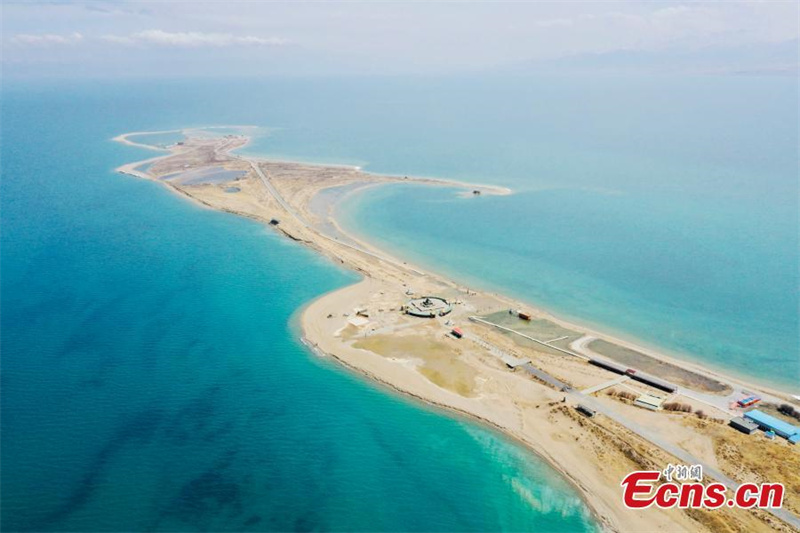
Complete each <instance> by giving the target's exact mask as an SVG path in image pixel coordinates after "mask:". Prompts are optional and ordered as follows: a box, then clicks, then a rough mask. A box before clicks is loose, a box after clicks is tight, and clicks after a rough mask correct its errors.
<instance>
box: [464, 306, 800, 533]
mask: <svg viewBox="0 0 800 533" xmlns="http://www.w3.org/2000/svg"><path fill="white" fill-rule="evenodd" d="M470 318H472V317H470ZM475 318H476V320H475V321H477V322H483V323H485V324H487V325H491V326H494V327H500V328H502V326H497V325H496V324H492V323H491V322H488V321H485V320H482V319H477V317H475ZM502 329H506V328H502ZM512 331H513V330H512ZM526 337H527V336H526ZM483 342H484V343H485V344H487V345H488V346H490V347H493V348H495V349H496V350H498V351H501V352H502V350H500V349H499V348H497V347H495V346H493V345H491V344H490V343H488V342H486V341H483ZM490 351H491V350H490ZM521 368H522V369H523V370H525V371H526V372H528V373H529V374H531V375H533V376H535V377H537V378H538V379H539V380H541V381H544V382H545V383H549V384H551V385H552V386H553V387H555V388H557V389H560V390H564V394H565V396H566V397H567V398H569V399H570V401H571V402H573V403H574V404H583V405H585V406H586V407H589V408H590V409H594V410H595V411H596V412H598V413H600V414H602V415H604V416H606V417H608V418H609V419H611V420H613V421H614V422H616V423H617V424H619V425H621V426H623V427H625V428H627V429H628V430H630V431H632V432H633V433H635V434H637V435H639V436H640V437H642V438H643V439H645V440H647V441H649V442H650V443H651V444H653V445H655V446H657V447H659V448H661V449H662V450H664V451H665V452H667V453H668V454H670V455H672V456H674V457H676V458H677V459H679V460H680V461H681V462H682V463H683V464H687V465H702V467H703V474H704V476H708V477H711V478H713V479H716V480H717V481H719V482H720V483H723V484H724V485H725V486H726V487H728V489H730V490H731V491H735V490H736V489H737V488H738V487H739V483H737V482H736V481H735V480H733V479H732V478H730V477H728V476H726V475H725V474H723V473H722V472H721V471H719V470H718V469H716V468H714V467H713V466H711V465H709V464H707V463H705V462H703V461H701V460H700V459H698V458H697V457H695V456H694V455H692V454H691V453H689V452H687V451H686V450H684V449H683V448H681V447H679V446H677V445H676V444H673V443H672V442H669V441H667V440H664V439H663V438H662V437H661V436H660V435H658V434H657V433H655V432H654V431H652V430H650V429H649V428H648V427H646V426H643V425H642V424H639V423H638V422H634V421H632V420H630V419H628V418H627V417H625V416H624V415H622V414H620V413H619V412H617V410H616V409H613V408H612V407H610V406H608V405H606V404H603V403H601V402H599V401H598V400H597V399H596V398H594V397H593V396H590V395H588V394H584V393H583V392H580V391H578V390H575V389H572V388H570V387H568V386H567V385H565V384H564V383H563V382H561V381H560V380H559V379H558V378H556V377H554V376H551V375H550V374H548V373H547V372H545V371H544V370H540V369H538V368H536V367H534V366H533V365H531V364H530V363H526V364H523V365H521ZM624 377H627V376H623V378H624ZM764 511H766V512H768V513H770V514H772V515H773V516H775V517H776V518H778V519H780V520H782V521H783V522H786V523H787V524H790V525H792V526H793V527H795V528H797V529H798V530H800V517H798V516H796V515H794V514H792V513H790V512H789V511H786V510H785V509H764Z"/></svg>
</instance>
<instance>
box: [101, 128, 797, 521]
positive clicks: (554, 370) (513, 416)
mask: <svg viewBox="0 0 800 533" xmlns="http://www.w3.org/2000/svg"><path fill="white" fill-rule="evenodd" d="M145 133H146V132H145ZM141 134H143V133H142V132H137V133H136V134H130V135H141ZM128 136H129V135H121V136H119V137H117V138H116V139H115V140H116V141H119V142H124V143H133V141H130V140H129V139H128V138H127V137H128ZM247 142H248V139H247V138H246V137H244V136H239V135H227V136H221V137H210V138H198V137H188V138H187V140H186V141H185V142H184V143H183V144H176V145H174V146H172V147H170V148H169V150H168V153H167V154H166V155H164V156H161V157H156V158H152V159H148V160H146V161H139V162H135V163H131V164H129V165H125V166H124V167H120V168H119V169H118V170H119V171H120V172H122V173H126V174H130V175H133V176H135V177H137V178H144V179H151V180H155V181H158V182H160V183H162V184H164V185H165V186H167V187H169V188H170V189H171V190H173V191H174V192H176V193H178V194H180V195H182V196H184V197H187V198H190V199H191V200H193V201H195V202H197V203H199V204H201V205H204V206H206V207H209V208H213V209H218V210H222V211H226V212H230V213H234V214H237V215H240V216H245V217H249V218H252V219H255V220H258V221H261V222H263V223H264V224H266V225H268V226H270V227H272V228H274V229H276V230H277V231H279V232H281V233H283V234H284V235H286V236H287V237H289V238H291V239H292V240H294V241H298V242H300V243H302V244H304V245H306V246H308V247H310V248H312V249H314V250H316V251H317V252H319V253H321V254H323V255H324V256H326V257H328V258H330V259H331V260H332V261H334V262H337V263H339V264H340V265H342V266H344V267H346V268H348V269H350V270H353V271H355V272H358V273H359V274H360V275H361V276H362V278H363V279H362V280H361V281H360V282H358V283H356V284H354V285H351V286H348V287H345V288H343V289H339V290H337V291H335V292H332V293H329V294H326V295H323V296H322V297H320V298H318V299H317V300H315V301H314V302H312V303H311V304H309V305H308V306H307V308H305V309H304V311H303V313H302V318H301V322H302V329H303V336H304V341H305V342H306V343H307V345H308V346H309V347H310V348H311V349H312V350H313V351H314V352H316V353H317V354H318V355H320V356H323V357H325V356H328V357H332V358H335V359H336V360H337V361H339V362H341V363H342V364H344V365H345V366H347V367H348V368H350V369H352V370H353V371H355V372H358V373H360V374H363V375H365V376H367V377H369V378H370V379H372V380H374V381H376V382H378V383H380V384H382V385H383V386H386V387H389V388H391V389H392V390H394V391H397V392H398V393H402V394H405V395H408V396H411V397H413V398H416V399H417V400H419V401H422V402H425V403H427V404H430V405H435V406H437V407H440V408H444V409H448V410H451V411H453V412H456V413H459V414H463V415H465V416H468V417H470V418H471V419H475V420H478V421H480V422H482V423H485V424H488V425H491V426H493V427H495V428H498V429H499V430H501V431H502V432H504V433H505V434H507V435H509V436H511V437H512V438H514V439H516V440H518V441H519V442H521V443H523V444H525V445H526V446H527V447H529V448H530V449H532V450H533V451H534V452H536V453H537V454H538V455H540V456H541V457H543V458H544V459H545V460H547V461H548V462H549V463H550V464H551V465H552V466H553V467H554V468H556V469H557V470H558V471H559V472H560V473H561V474H562V475H563V476H564V477H565V478H567V479H568V480H569V481H570V482H571V483H572V484H573V485H575V486H576V488H578V490H579V491H580V493H581V494H582V495H583V497H584V498H585V499H586V501H587V503H588V505H589V506H590V507H591V509H592V510H593V511H594V513H595V514H596V516H597V518H598V520H599V521H600V523H601V524H603V525H604V526H605V527H606V528H608V529H611V530H618V531H635V530H650V531H655V530H658V531H676V530H685V531H697V530H709V531H722V530H734V531H735V530H752V531H761V530H763V531H768V530H786V531H788V530H792V527H796V524H797V522H794V520H796V513H798V511H800V499H799V497H798V491H794V492H793V491H792V490H788V491H787V499H786V502H785V506H784V507H785V509H784V510H783V511H785V512H780V513H777V514H770V513H768V512H766V511H757V510H750V511H745V510H732V509H722V510H718V511H702V510H680V509H670V510H659V509H655V508H652V509H647V510H644V511H637V512H631V511H630V510H627V509H625V508H624V506H623V505H622V502H621V498H620V489H619V482H620V479H621V478H622V477H623V476H624V475H625V474H626V473H628V472H630V471H632V470H636V469H639V470H644V469H654V470H660V469H662V468H663V467H664V466H665V465H666V464H667V463H677V462H685V461H684V459H686V458H689V459H691V460H693V461H695V462H696V463H697V464H703V465H705V466H706V468H705V470H706V473H707V474H708V475H709V476H711V477H715V478H717V479H718V480H720V481H724V480H723V479H720V478H723V477H725V478H727V480H728V481H729V482H732V483H737V482H743V481H746V480H749V479H752V478H753V477H756V478H758V479H764V480H769V481H781V482H784V483H785V484H786V485H787V487H797V486H798V483H800V479H798V474H797V472H799V471H800V459H798V454H797V453H795V452H796V450H788V451H787V450H785V449H784V448H785V446H786V445H785V444H783V443H779V442H776V443H769V444H768V445H767V446H765V447H763V449H762V448H757V447H751V446H748V445H747V443H748V441H747V437H745V436H743V435H740V434H738V433H735V432H734V431H733V430H731V429H730V428H727V427H725V424H724V423H725V422H726V421H727V418H729V417H730V416H731V415H732V414H733V413H734V411H732V409H731V408H730V402H731V400H732V399H733V398H735V397H736V396H741V394H743V393H745V392H758V393H759V394H760V395H761V396H762V397H763V398H764V401H765V403H767V402H769V403H773V404H775V403H779V402H780V403H782V402H789V403H791V402H792V398H790V397H789V396H788V395H787V394H785V393H782V392H780V391H774V390H768V389H765V388H764V387H761V386H755V385H753V384H748V383H744V382H742V381H741V380H739V379H736V378H733V377H730V376H724V375H721V374H720V373H719V372H713V371H710V370H708V369H704V368H702V367H701V366H700V365H695V364H687V363H685V362H683V361H678V360H675V359H670V358H668V357H665V356H663V355H662V354H658V353H656V352H654V351H653V350H648V349H644V348H641V347H640V346H638V345H636V344H635V343H632V342H630V341H624V340H621V339H618V338H615V337H613V336H609V335H607V334H604V333H603V332H601V331H595V330H593V329H589V328H586V327H583V326H581V325H579V324H571V323H568V322H566V321H563V320H559V319H557V318H555V317H553V316H552V315H550V314H549V313H547V312H545V311H543V310H540V309H535V308H534V307H533V306H531V305H530V304H529V303H526V302H520V301H515V300H514V299H512V298H508V297H506V296H504V295H501V294H495V293H488V292H480V291H474V290H472V289H470V288H467V287H465V286H463V285H462V284H459V283H457V282H456V281H453V280H450V279H446V278H445V277H443V276H439V275H437V274H435V273H432V272H427V271H425V270H423V269H421V268H419V267H417V266H415V265H411V264H408V263H407V262H406V261H403V260H402V259H400V258H396V257H392V256H391V255H390V254H388V253H386V252H385V251H384V250H379V249H377V248H375V247H374V246H372V245H371V244H369V243H367V242H364V240H363V239H360V238H358V237H356V236H354V235H351V234H348V233H347V232H346V231H345V230H343V229H342V227H341V225H340V224H338V223H337V221H336V220H335V218H334V217H333V213H334V211H335V210H334V209H333V206H334V205H335V204H336V203H337V202H339V201H340V200H341V198H342V197H343V196H346V195H349V194H354V193H357V192H358V191H359V190H362V189H363V188H364V187H374V186H378V185H381V184H388V183H416V184H420V185H429V186H439V187H451V188H452V187H458V188H460V189H462V190H461V191H460V192H459V193H458V194H460V195H461V196H463V201H465V202H467V201H479V200H478V198H479V197H480V196H482V195H484V194H509V193H510V192H511V191H508V190H507V189H503V188H499V187H490V186H485V185H470V184H464V183H460V182H453V181H448V180H437V179H431V178H416V177H407V176H383V175H375V174H369V173H366V172H362V171H361V170H360V169H358V168H354V167H346V166H333V165H331V166H328V165H310V164H304V163H295V162H286V161H273V160H262V159H256V158H247V157H242V156H238V155H237V154H236V153H235V152H234V150H236V149H238V148H241V147H243V146H246V144H247ZM135 144H136V145H139V143H135ZM145 164H148V165H149V167H148V169H147V171H143V170H139V169H140V168H141V167H142V166H143V165H145ZM209 168H211V169H220V170H219V172H235V173H236V176H237V178H235V179H232V180H228V181H220V180H215V179H207V180H203V179H192V180H186V181H181V180H180V179H177V178H176V177H177V176H180V174H182V173H189V172H195V171H198V170H205V169H209ZM213 175H214V172H210V173H206V174H202V175H201V176H213ZM231 175H232V174H231ZM194 176H197V174H195V175H194ZM337 188H342V189H340V194H337V193H336V192H335V190H336V189H337ZM232 189H236V190H235V191H233V190H232ZM323 191H328V193H326V194H328V195H329V196H330V198H328V199H323V200H322V201H320V200H319V198H320V196H319V195H320V194H321V193H322V192H323ZM331 191H334V192H333V193H331ZM315 199H316V200H315ZM427 296H437V297H441V298H444V299H446V300H447V302H449V303H450V304H451V306H452V310H451V311H450V312H449V313H448V314H446V315H444V316H433V317H431V318H418V317H414V316H410V315H408V314H404V313H403V312H402V308H403V307H404V306H407V305H409V301H410V300H420V299H422V301H423V302H424V301H425V298H426V297H427ZM518 309H521V310H524V313H525V314H528V315H530V317H529V318H530V319H531V320H530V321H528V320H525V319H522V318H520V317H519V315H514V314H509V310H518ZM475 318H478V319H479V320H475ZM454 328H459V330H460V331H461V332H462V333H463V335H462V336H461V338H457V337H456V336H454V335H453V334H452V332H453V330H454ZM503 328H505V329H503ZM555 330H558V333H559V334H558V335H555V336H553V337H549V336H548V337H544V336H543V335H544V334H547V333H548V332H552V331H555ZM531 339H534V340H533V341H532V340H531ZM601 341H602V342H601ZM622 350H627V352H624V353H623V352H622ZM597 352H601V353H600V355H602V356H604V357H607V358H610V359H613V360H620V359H623V358H626V359H625V363H626V364H629V365H631V366H636V367H637V368H642V369H644V370H647V371H648V372H659V371H661V370H664V367H663V365H669V372H668V373H667V375H668V376H669V379H670V380H673V381H676V382H677V384H678V385H680V391H679V392H678V394H677V395H672V396H671V397H670V400H674V399H676V396H679V399H680V401H682V402H685V403H688V404H690V405H691V407H692V410H693V411H702V412H703V416H702V417H701V416H695V415H693V414H684V413H666V412H663V411H661V412H650V411H646V410H643V409H640V408H637V407H634V406H632V405H630V402H629V401H626V400H625V399H624V398H623V397H622V396H620V395H618V394H616V392H619V391H620V390H623V389H626V390H630V391H634V392H636V393H652V392H653V391H652V390H651V389H652V388H651V387H647V386H646V385H642V384H640V383H634V382H633V381H630V380H619V379H617V378H616V376H614V375H613V374H609V373H608V372H605V371H603V370H602V369H598V368H597V367H596V366H592V365H589V364H587V359H588V358H591V357H595V356H596V355H597ZM512 359H513V360H519V361H522V360H525V361H528V363H526V364H528V365H531V367H532V368H533V369H534V371H536V372H540V373H544V374H546V375H547V376H549V377H550V378H552V379H555V380H558V381H559V382H562V383H565V384H567V385H568V386H569V388H568V389H567V390H560V389H559V388H554V387H553V386H552V385H548V384H546V383H543V382H542V381H541V379H537V378H536V377H535V374H533V373H530V372H526V371H525V368H524V365H518V366H516V367H514V368H509V365H508V364H507V362H506V361H510V360H512ZM659 365H662V367H661V368H660V367H659ZM540 378H541V376H540ZM665 379H666V377H665ZM612 381H613V382H614V384H612V385H609V386H608V387H602V388H599V389H598V387H600V386H602V385H604V384H606V383H608V382H612ZM591 389H597V390H596V391H595V392H591V393H586V394H585V395H582V393H581V392H580V391H587V390H591ZM578 401H581V402H587V403H591V404H592V405H595V406H596V408H597V409H598V412H599V413H602V414H600V415H598V416H596V417H593V418H585V417H584V416H583V415H581V414H579V413H578V412H577V411H576V409H575V407H576V402H578ZM639 428H644V429H642V430H639ZM731 449H736V450H738V453H739V454H740V455H739V456H736V455H735V454H732V453H731ZM776 465H777V468H776ZM714 473H717V475H714ZM787 512H788V513H790V514H786V513H787ZM791 513H794V514H791Z"/></svg>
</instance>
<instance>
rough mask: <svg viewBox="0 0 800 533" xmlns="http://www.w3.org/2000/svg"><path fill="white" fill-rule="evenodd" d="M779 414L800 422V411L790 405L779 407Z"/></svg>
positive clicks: (783, 404)
mask: <svg viewBox="0 0 800 533" xmlns="http://www.w3.org/2000/svg"><path fill="white" fill-rule="evenodd" d="M778 412H779V413H781V414H784V415H786V416H791V417H792V418H796V419H797V420H800V410H797V409H795V408H794V406H793V405H789V404H788V403H782V404H781V405H780V406H779V407H778Z"/></svg>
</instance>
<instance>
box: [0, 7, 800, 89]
mask: <svg viewBox="0 0 800 533" xmlns="http://www.w3.org/2000/svg"><path fill="white" fill-rule="evenodd" d="M799 5H800V3H798V2H795V1H786V2H779V1H756V2H731V1H718V2H659V1H646V2H644V1H627V2H604V1H584V2H576V1H560V2H501V1H486V2H424V3H423V2H410V1H404V2H393V1H379V0H374V1H368V2H367V1H362V2H334V1H322V2H297V1H294V2H267V1H256V0H251V1H241V2H230V1H215V2H190V1H186V0H178V1H168V2H156V1H150V2H132V1H131V2H128V1H110V0H94V1H85V2H68V1H49V2H35V1H25V2H8V1H4V2H3V13H2V24H3V35H2V47H3V68H4V72H6V73H7V74H12V75H13V74H20V75H66V74H71V75H78V76H80V75H109V76H112V75H113V76H116V75H132V76H135V75H169V74H172V75H188V74H201V73H208V74H222V75H224V74H230V73H249V74H254V75H269V74H309V73H331V72H344V73H381V74H397V73H422V74H427V73H435V72H449V71H463V70H481V69H487V68H508V67H510V68H520V65H536V64H541V63H544V64H548V65H551V66H552V65H558V64H559V61H556V60H560V59H561V58H565V57H566V58H571V59H570V61H571V62H572V63H570V64H573V65H584V66H585V65H587V64H591V63H592V62H593V61H594V62H597V63H598V64H602V63H603V62H604V61H606V62H608V61H609V60H608V58H616V59H614V60H613V61H612V63H613V64H616V65H619V64H620V61H622V62H623V63H624V62H625V61H628V62H630V61H631V58H632V57H633V58H638V60H637V61H638V62H637V61H633V63H634V64H636V65H638V66H639V67H641V66H642V64H644V65H648V61H650V60H649V59H647V58H651V57H652V58H660V59H658V61H656V63H658V64H662V63H661V62H663V61H665V63H663V64H671V65H673V66H674V65H675V64H676V62H677V63H678V64H681V63H683V64H685V65H686V66H687V67H688V68H702V69H710V70H714V69H720V70H724V69H730V68H733V69H735V68H742V69H754V68H755V69H760V68H763V69H783V70H786V69H796V66H797V38H798V25H799V24H798V17H799V16H800V12H799V11H798V9H799V8H798V6H799ZM574 56H577V61H576V57H574ZM620 58H622V59H620ZM643 58H644V59H643ZM742 61H744V62H742ZM651 63H652V61H651ZM525 68H527V67H525Z"/></svg>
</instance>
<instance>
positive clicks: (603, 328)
mask: <svg viewBox="0 0 800 533" xmlns="http://www.w3.org/2000/svg"><path fill="white" fill-rule="evenodd" d="M379 185H381V184H371V185H366V186H363V187H360V188H358V189H356V190H353V191H351V192H350V193H348V194H347V195H346V196H345V197H342V198H340V199H339V200H338V202H337V203H338V204H341V203H342V202H344V201H346V200H347V199H348V198H350V197H353V196H356V195H359V194H361V193H363V192H366V191H367V190H368V189H370V188H373V187H376V186H379ZM468 186H469V185H468V184H467V187H468ZM512 194H513V193H512ZM335 209H336V206H335V205H334V206H331V210H332V211H334V212H335ZM338 227H339V228H340V231H342V233H345V234H347V235H349V236H350V237H351V238H355V239H357V240H358V241H359V242H362V243H366V244H367V245H368V246H371V247H373V248H375V249H376V250H378V251H380V252H381V253H388V254H391V256H392V257H397V256H398V255H399V254H398V253H397V252H398V250H394V249H385V248H383V247H382V246H383V245H378V244H375V243H372V242H370V241H369V238H368V236H366V235H364V234H363V233H360V232H359V233H355V234H353V233H352V232H348V231H347V230H345V229H343V228H342V225H341V224H338ZM409 264H410V263H409ZM414 268H415V269H417V270H420V271H423V272H426V273H429V274H431V275H435V276H440V274H438V272H437V271H435V267H433V269H431V268H427V267H425V268H423V267H419V266H418V265H414ZM441 276H442V277H446V278H450V279H452V277H455V276H453V275H451V274H450V273H448V274H444V275H441ZM466 276H468V275H466ZM474 281H475V283H471V284H470V285H471V286H474V287H476V288H477V289H478V290H479V291H480V292H484V293H489V294H492V295H494V296H496V297H497V298H499V299H503V300H506V301H508V302H509V303H510V304H513V305H514V306H516V307H519V308H524V309H527V310H530V311H531V312H533V313H535V314H536V315H537V317H539V316H541V317H542V318H544V319H546V320H550V321H551V322H554V323H556V324H558V325H560V326H563V327H565V328H567V329H574V330H579V331H582V332H584V333H585V334H587V335H591V336H593V337H597V338H599V339H604V340H608V341H611V342H613V343H614V344H617V345H619V346H622V347H624V348H628V349H630V350H634V351H637V352H640V353H642V354H644V355H647V356H648V357H652V358H653V359H657V360H660V361H664V362H667V363H671V364H674V365H677V366H682V367H686V368H689V369H691V370H693V371H695V372H698V373H703V374H707V375H710V376H712V377H715V378H719V379H723V380H726V381H731V382H736V383H738V384H740V385H741V386H742V387H752V388H756V389H759V390H762V391H764V392H768V393H770V394H773V395H775V396H782V395H787V396H793V397H795V398H796V396H795V395H800V386H798V387H797V388H796V390H789V389H784V388H782V385H781V384H776V383H768V382H762V381H761V380H760V379H761V378H758V377H752V376H742V375H738V374H732V373H728V371H726V370H725V369H722V368H718V367H717V366H716V365H714V364H713V363H708V362H706V361H704V360H701V359H699V358H698V357H697V356H694V355H693V354H692V353H690V352H682V351H679V350H674V349H671V348H668V347H664V346H660V345H658V344H657V343H655V342H649V341H647V340H645V339H642V338H641V337H637V336H636V334H634V333H629V332H626V331H623V330H620V329H616V328H613V327H611V326H608V325H606V324H601V323H597V322H593V321H590V320H586V319H582V318H580V317H577V316H570V315H569V314H567V313H562V312H559V311H555V310H552V309H550V308H548V307H547V306H546V305H543V304H541V303H538V302H533V301H528V300H525V299H514V298H511V297H510V296H507V295H506V294H504V293H503V292H502V291H503V290H504V289H503V288H502V287H493V286H489V285H484V283H486V282H485V280H479V279H475V280H474ZM454 283H457V281H455V280H454ZM461 285H465V284H461ZM748 380H749V382H748Z"/></svg>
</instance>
